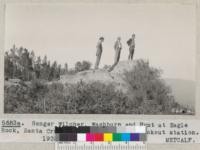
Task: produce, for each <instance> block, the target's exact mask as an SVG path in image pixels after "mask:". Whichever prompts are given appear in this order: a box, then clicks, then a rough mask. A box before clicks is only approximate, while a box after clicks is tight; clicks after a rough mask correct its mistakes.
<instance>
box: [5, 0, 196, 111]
mask: <svg viewBox="0 0 200 150" xmlns="http://www.w3.org/2000/svg"><path fill="white" fill-rule="evenodd" d="M194 7H195V6H194V5H180V4H173V5H168V4H162V3H159V4H153V3H149V4H132V3H130V4H129V3H122V4H120V3H114V4H112V3H110V4H109V3H102V4H101V3H97V4H94V3H87V4H86V3H69V4H45V3H41V4H9V5H6V10H5V49H4V113H6V114H128V115H195V89H196V85H195V83H196V72H195V67H196V61H195V58H196V17H195V9H194Z"/></svg>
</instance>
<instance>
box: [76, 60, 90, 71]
mask: <svg viewBox="0 0 200 150" xmlns="http://www.w3.org/2000/svg"><path fill="white" fill-rule="evenodd" d="M91 65H92V64H91V63H90V62H89V61H85V60H84V61H82V62H80V61H78V62H77V63H76V64H75V71H76V72H80V71H84V70H89V69H90V68H91Z"/></svg>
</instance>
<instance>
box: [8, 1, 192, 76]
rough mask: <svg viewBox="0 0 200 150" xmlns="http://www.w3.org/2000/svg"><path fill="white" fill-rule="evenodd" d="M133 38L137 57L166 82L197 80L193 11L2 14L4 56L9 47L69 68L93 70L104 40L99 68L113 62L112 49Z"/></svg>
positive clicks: (74, 9) (146, 8)
mask: <svg viewBox="0 0 200 150" xmlns="http://www.w3.org/2000/svg"><path fill="white" fill-rule="evenodd" d="M132 33H135V34H136V51H135V57H134V58H136V59H138V58H143V59H148V60H149V61H150V64H151V65H152V66H154V67H159V68H161V69H163V71H164V74H163V75H164V77H166V78H181V79H188V80H194V79H195V9H194V6H192V5H179V4H168V5H167V4H145V5H144V4H98V5H97V4H65V5H61V4H57V5H55V4H50V5H47V4H43V5H16V4H15V5H14V4H12V5H11V4H9V5H7V8H6V50H8V49H10V48H11V47H12V45H13V44H16V46H18V47H19V46H23V47H26V48H28V49H29V50H34V51H35V53H36V55H38V56H42V57H43V56H44V55H47V57H48V58H49V59H50V60H51V61H54V60H57V61H58V63H61V64H64V63H65V62H67V63H68V64H69V67H73V66H74V63H75V62H77V61H80V60H88V61H90V62H92V63H93V64H94V62H95V59H96V57H95V53H96V43H97V40H98V38H99V36H104V37H105V42H104V44H103V55H102V59H101V65H100V66H101V67H102V66H103V65H105V64H108V65H110V64H112V63H113V61H114V58H113V57H114V49H113V45H114V42H115V40H116V38H117V37H118V36H121V38H122V44H123V49H122V53H121V60H127V57H128V47H127V44H126V41H127V40H128V38H129V37H130V36H131V34H132Z"/></svg>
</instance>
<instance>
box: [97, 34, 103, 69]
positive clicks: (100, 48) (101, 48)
mask: <svg viewBox="0 0 200 150" xmlns="http://www.w3.org/2000/svg"><path fill="white" fill-rule="evenodd" d="M103 42H104V37H100V38H99V41H98V43H97V46H96V48H97V52H96V63H95V69H98V68H99V63H100V60H101V55H102V51H103V47H102V43H103Z"/></svg>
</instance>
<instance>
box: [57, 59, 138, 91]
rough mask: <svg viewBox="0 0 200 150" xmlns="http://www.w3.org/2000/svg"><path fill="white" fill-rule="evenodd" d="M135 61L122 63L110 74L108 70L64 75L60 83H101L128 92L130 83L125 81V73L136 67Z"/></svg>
mask: <svg viewBox="0 0 200 150" xmlns="http://www.w3.org/2000/svg"><path fill="white" fill-rule="evenodd" d="M134 64H135V63H134V62H133V61H121V62H119V64H118V65H117V66H116V67H115V68H114V70H113V71H111V72H108V71H107V70H106V69H99V70H87V71H82V72H79V73H76V74H75V75H68V74H66V75H63V76H61V78H60V80H59V81H58V82H60V83H63V84H65V83H70V84H75V83H77V82H80V81H84V82H86V83H90V82H93V81H100V82H102V83H104V84H110V83H112V84H114V85H115V87H116V89H117V90H121V91H123V92H126V91H127V90H128V83H126V81H125V80H124V75H123V73H124V72H125V71H128V70H131V69H132V68H133V66H134Z"/></svg>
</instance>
